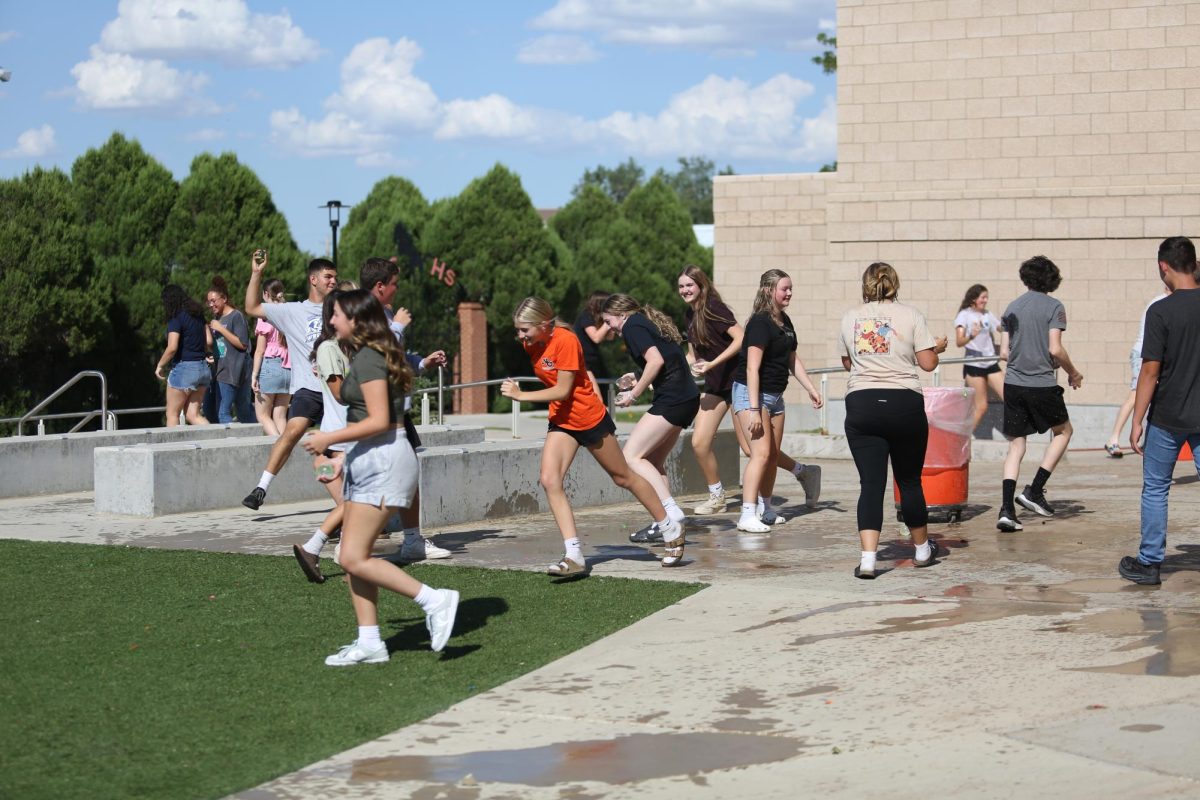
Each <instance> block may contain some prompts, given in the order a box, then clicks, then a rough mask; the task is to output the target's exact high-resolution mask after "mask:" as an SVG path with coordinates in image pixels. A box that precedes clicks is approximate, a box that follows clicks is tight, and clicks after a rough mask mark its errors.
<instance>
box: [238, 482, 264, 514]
mask: <svg viewBox="0 0 1200 800" xmlns="http://www.w3.org/2000/svg"><path fill="white" fill-rule="evenodd" d="M266 499H267V492H266V490H265V489H263V488H262V487H261V486H255V487H254V491H253V492H251V493H250V494H248V495H246V499H245V500H243V501H242V505H244V506H245V507H246V508H248V509H250V510H251V511H258V507H259V506H261V505H262V504H263V500H266Z"/></svg>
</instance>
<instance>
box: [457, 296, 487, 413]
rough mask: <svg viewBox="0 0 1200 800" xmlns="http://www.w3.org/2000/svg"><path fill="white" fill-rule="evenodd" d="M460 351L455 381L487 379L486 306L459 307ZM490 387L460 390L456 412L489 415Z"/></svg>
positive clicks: (465, 304) (463, 304)
mask: <svg viewBox="0 0 1200 800" xmlns="http://www.w3.org/2000/svg"><path fill="white" fill-rule="evenodd" d="M458 338H459V348H458V350H459V352H458V355H457V356H455V358H454V382H455V383H471V382H472V381H486V380H487V376H488V374H487V365H488V349H487V315H486V314H485V313H484V311H483V304H482V303H459V304H458ZM487 398H488V393H487V387H486V386H477V387H474V388H471V389H456V390H455V392H454V413H456V414H486V413H487V412H488V402H487Z"/></svg>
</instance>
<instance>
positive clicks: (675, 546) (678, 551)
mask: <svg viewBox="0 0 1200 800" xmlns="http://www.w3.org/2000/svg"><path fill="white" fill-rule="evenodd" d="M683 545H684V541H683V537H682V536H680V537H679V538H678V539H672V540H671V541H669V542H663V546H664V547H665V548H666V549H665V550H664V551H663V557H662V565H663V566H664V567H678V566H679V565H680V564H681V563H682V562H683Z"/></svg>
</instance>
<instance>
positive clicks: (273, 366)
mask: <svg viewBox="0 0 1200 800" xmlns="http://www.w3.org/2000/svg"><path fill="white" fill-rule="evenodd" d="M291 381H292V371H291V370H290V369H288V368H287V367H285V366H283V359H282V358H279V357H278V356H276V357H274V358H264V359H263V360H262V367H261V368H260V369H259V370H258V391H259V392H261V393H262V394H287V393H288V391H290V390H291Z"/></svg>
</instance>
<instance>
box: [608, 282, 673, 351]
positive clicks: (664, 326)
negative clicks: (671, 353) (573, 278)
mask: <svg viewBox="0 0 1200 800" xmlns="http://www.w3.org/2000/svg"><path fill="white" fill-rule="evenodd" d="M601 311H602V313H605V314H626V315H629V314H636V313H638V312H639V311H640V312H641V313H643V314H645V315H646V319H648V320H650V321H651V322H653V323H654V327H656V328H658V333H659V335H660V336H662V337H663V338H664V339H668V340H670V341H672V342H675V344H680V343H681V342H683V336H682V335H680V333H679V328H676V327H675V323H674V322H672V321H671V318H670V317H668V316H667V315H666V314H664V313H663V312H661V311H659V310H658V309H657V308H655V307H654V306H644V305H642V304H641V303H639V302H638V301H637V300H634V299H633V298H632V297H630V296H629V295H627V294H614V295H612V296H610V297H609V298H608V299H607V300H605V301H604V308H603V309H601Z"/></svg>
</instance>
